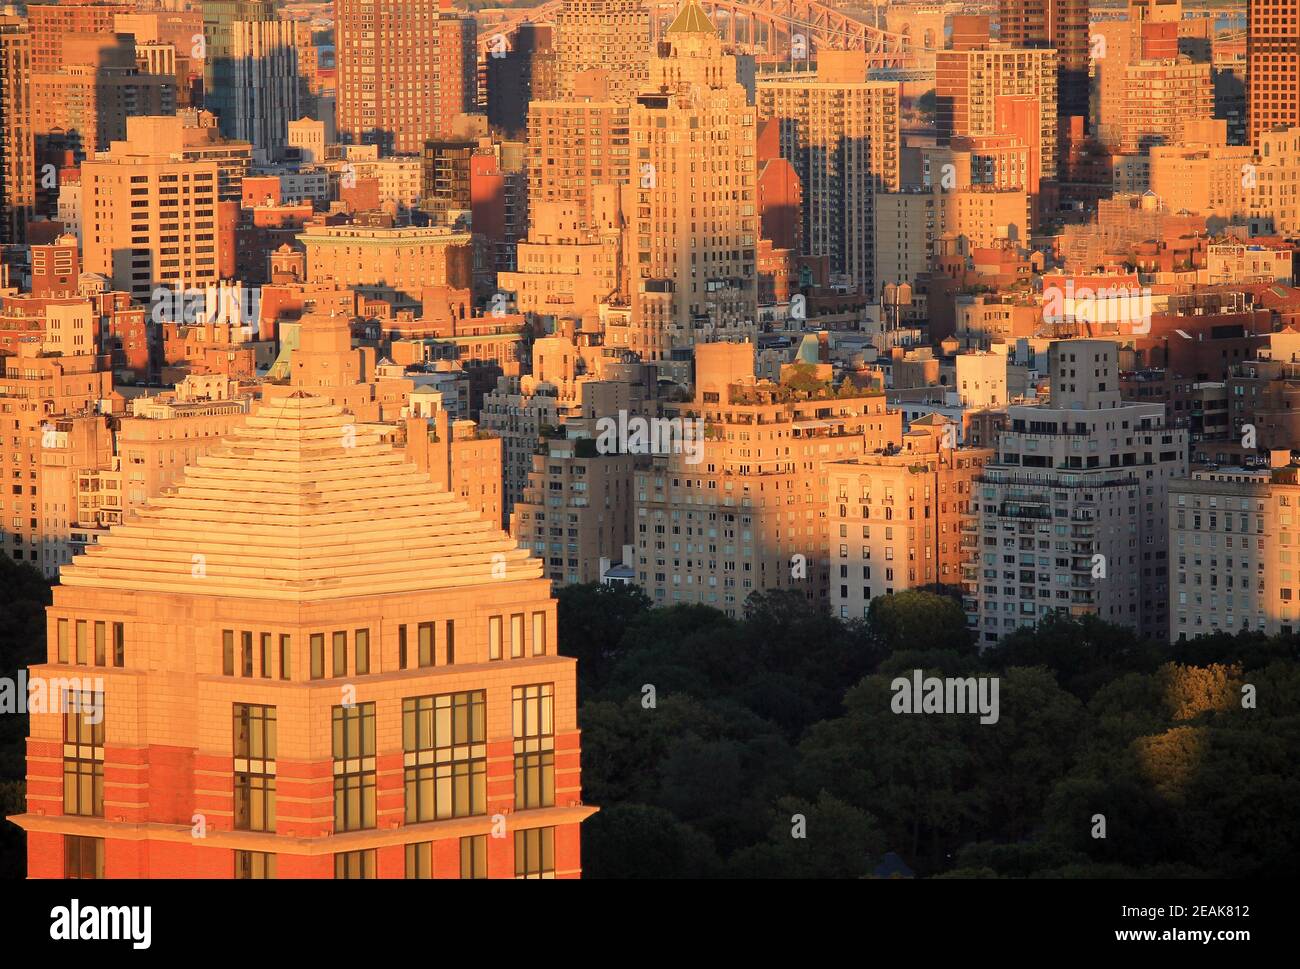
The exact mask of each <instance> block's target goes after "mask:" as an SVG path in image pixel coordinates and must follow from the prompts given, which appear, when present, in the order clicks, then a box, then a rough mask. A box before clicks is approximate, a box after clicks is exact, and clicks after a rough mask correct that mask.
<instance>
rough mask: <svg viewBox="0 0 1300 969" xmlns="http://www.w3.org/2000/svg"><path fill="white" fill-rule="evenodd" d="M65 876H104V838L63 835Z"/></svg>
mask: <svg viewBox="0 0 1300 969" xmlns="http://www.w3.org/2000/svg"><path fill="white" fill-rule="evenodd" d="M63 877H64V878H103V877H104V839H103V838H83V837H81V836H80V835H75V834H65V835H64V836H63Z"/></svg>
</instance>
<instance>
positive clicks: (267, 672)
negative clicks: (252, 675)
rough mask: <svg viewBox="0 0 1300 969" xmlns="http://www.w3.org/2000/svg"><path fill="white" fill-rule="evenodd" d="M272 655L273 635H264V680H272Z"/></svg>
mask: <svg viewBox="0 0 1300 969" xmlns="http://www.w3.org/2000/svg"><path fill="white" fill-rule="evenodd" d="M271 655H272V650H271V634H270V633H262V655H261V657H260V658H261V660H262V666H261V674H262V676H263V678H265V679H268V680H269V679H270V678H271Z"/></svg>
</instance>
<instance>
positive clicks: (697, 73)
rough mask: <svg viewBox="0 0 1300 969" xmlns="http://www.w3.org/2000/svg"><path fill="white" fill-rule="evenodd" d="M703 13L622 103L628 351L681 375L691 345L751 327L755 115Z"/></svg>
mask: <svg viewBox="0 0 1300 969" xmlns="http://www.w3.org/2000/svg"><path fill="white" fill-rule="evenodd" d="M755 114H756V112H755V109H754V108H753V107H751V106H750V105H749V103H748V100H747V96H746V93H745V89H744V87H742V86H741V85H740V84H739V83H738V82H737V81H736V59H735V57H733V56H731V55H729V54H725V53H723V49H722V42H721V40H719V38H718V34H717V31H716V30H715V29H714V27H713V24H712V23H710V22H709V19H708V17H706V16H705V15H704V12H703V11H702V10H701V9H700V7H699V5H698V4H696V3H694V2H689V3H687V4H686V5H685V6H684V7H683V8H682V10H681V12H680V13H679V14H678V15H677V18H676V19H675V20H674V21H673V23H672V24H671V25H670V26H669V27H668V29H667V30H666V32H665V33H664V36H663V40H662V42H661V43H660V46H659V53H658V56H656V57H654V58H652V59H651V61H650V79H649V81H648V82H647V83H646V85H645V89H644V92H643V93H642V94H641V96H640V97H638V98H637V101H636V103H635V104H634V105H633V106H632V110H631V115H630V118H629V131H630V135H631V143H632V148H633V151H634V158H633V162H634V165H635V167H634V170H633V173H632V177H633V184H634V187H635V197H636V203H635V208H632V207H630V206H628V207H627V211H628V214H629V218H630V219H631V220H632V225H631V226H630V228H629V236H630V239H631V241H630V244H629V246H628V256H627V258H628V262H629V265H630V266H631V267H632V277H633V278H632V292H631V294H630V296H631V303H632V326H633V328H634V331H635V332H634V333H633V334H631V336H632V340H633V346H632V347H631V349H633V350H635V351H636V352H637V353H639V354H640V356H641V359H642V360H643V361H645V362H647V363H653V364H655V365H656V366H658V367H660V368H661V369H663V370H665V371H666V372H667V374H668V375H670V376H672V377H673V378H674V379H676V380H678V381H679V382H682V383H684V382H685V378H686V376H687V362H688V356H689V352H690V348H691V347H692V346H696V345H698V344H699V343H701V342H704V341H708V340H722V339H743V338H745V337H747V336H752V335H753V333H754V332H755V331H756V324H755V320H756V317H757V310H758V273H757V269H756V267H757V258H756V255H757V250H758V236H759V215H758V196H757V170H756V167H755V148H756V118H755Z"/></svg>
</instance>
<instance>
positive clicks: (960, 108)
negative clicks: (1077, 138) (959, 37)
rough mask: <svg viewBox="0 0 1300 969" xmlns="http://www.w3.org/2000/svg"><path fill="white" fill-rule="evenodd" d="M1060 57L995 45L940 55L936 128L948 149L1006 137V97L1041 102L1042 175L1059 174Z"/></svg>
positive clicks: (938, 61) (1040, 166)
mask: <svg viewBox="0 0 1300 969" xmlns="http://www.w3.org/2000/svg"><path fill="white" fill-rule="evenodd" d="M1056 84H1057V73H1056V52H1055V51H1054V50H1051V49H1047V50H1042V49H1034V48H1024V47H1006V46H1004V45H1001V44H996V43H989V44H988V45H983V46H976V47H971V48H967V49H962V50H944V51H939V53H938V54H937V55H936V58H935V126H936V127H937V128H938V132H939V141H940V143H941V144H946V143H947V142H948V141H950V140H951V139H952V138H954V137H956V136H958V135H970V136H977V135H996V134H1001V133H1002V132H1001V131H1000V130H999V126H998V112H997V108H998V104H999V102H1000V100H1001V98H1000V97H999V96H1000V95H1019V96H1028V97H1033V98H1036V99H1037V100H1038V117H1039V125H1038V147H1039V151H1040V152H1041V153H1042V160H1041V164H1040V165H1039V169H1038V170H1039V173H1040V175H1041V177H1043V178H1051V177H1052V176H1053V175H1054V174H1055V172H1056V158H1057V140H1058V127H1059V122H1058V118H1057V100H1056V93H1057V92H1056Z"/></svg>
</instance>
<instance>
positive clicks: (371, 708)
mask: <svg viewBox="0 0 1300 969" xmlns="http://www.w3.org/2000/svg"><path fill="white" fill-rule="evenodd" d="M374 826H375V705H374V704H373V703H358V704H354V705H352V706H350V707H345V706H338V707H335V708H334V830H335V831H360V830H362V829H364V828H373V827H374ZM335 857H338V856H337V855H336V856H335ZM356 877H363V876H356Z"/></svg>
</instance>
